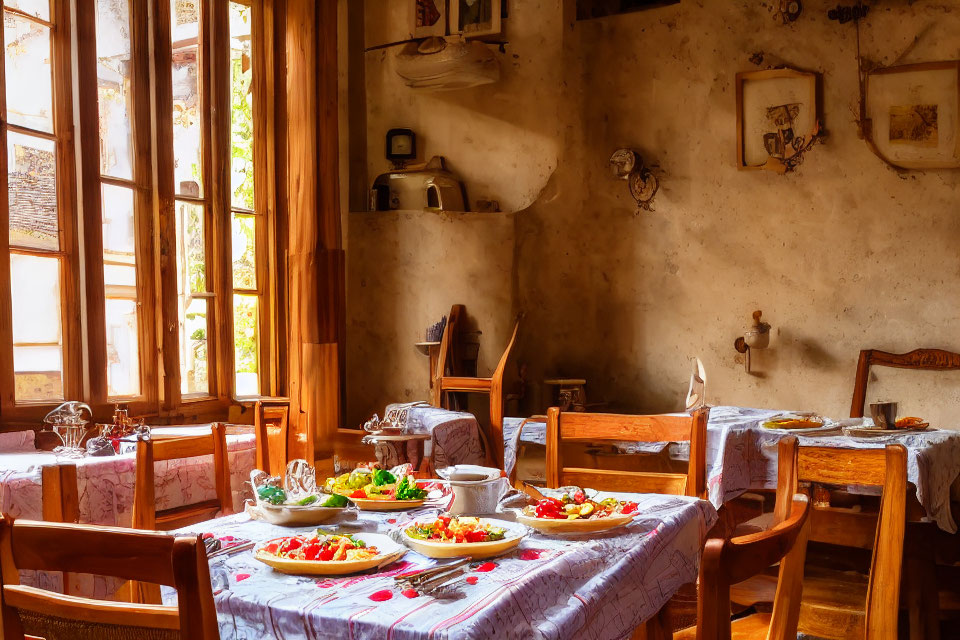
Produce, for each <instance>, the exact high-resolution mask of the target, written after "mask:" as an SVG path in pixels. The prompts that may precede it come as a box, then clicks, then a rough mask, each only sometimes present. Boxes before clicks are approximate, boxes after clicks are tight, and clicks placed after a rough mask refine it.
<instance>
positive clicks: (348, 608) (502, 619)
mask: <svg viewBox="0 0 960 640" xmlns="http://www.w3.org/2000/svg"><path fill="white" fill-rule="evenodd" d="M622 496H623V497H632V498H633V499H635V500H637V501H638V502H639V504H640V513H641V514H642V515H641V516H639V517H638V518H636V520H634V522H633V523H631V524H630V525H628V526H627V527H624V528H620V529H618V530H615V531H611V532H607V533H600V534H591V535H589V536H577V537H546V536H541V535H538V534H535V535H531V536H529V537H528V538H527V539H526V540H524V541H523V542H522V543H521V545H520V547H519V548H518V549H516V550H514V551H512V552H510V553H508V554H507V555H505V556H501V557H499V558H495V559H493V560H490V561H478V562H476V563H474V564H473V565H471V571H470V573H469V574H468V575H469V576H470V580H469V582H465V583H463V584H462V585H461V586H460V587H459V589H460V592H461V593H460V594H459V596H458V597H452V598H444V599H438V598H435V597H432V596H427V595H421V596H417V597H413V598H409V597H407V596H405V595H404V594H403V593H401V591H400V590H399V589H398V588H396V587H395V585H394V580H393V577H394V576H396V575H398V574H400V573H404V572H409V571H413V570H416V569H419V568H426V567H430V566H434V565H436V564H437V563H436V561H434V560H430V559H428V558H425V557H423V556H420V555H419V554H417V553H415V552H413V551H408V552H407V554H406V555H405V556H404V557H403V558H402V559H401V560H400V561H399V562H397V563H395V564H392V565H389V566H387V567H384V568H383V569H382V570H381V571H380V572H379V573H363V574H359V575H354V576H344V577H331V578H322V577H307V576H288V575H284V574H281V573H278V572H276V571H274V570H273V569H271V568H269V567H267V566H266V565H263V564H261V563H260V562H258V561H256V560H254V559H253V555H252V552H251V551H245V552H242V553H240V554H237V555H235V556H228V557H226V558H220V559H217V558H215V559H214V560H213V561H212V567H211V573H212V579H213V583H214V587H215V591H216V593H215V600H216V606H217V612H218V614H219V620H220V637H221V638H222V639H223V640H262V639H266V638H275V639H282V640H292V639H298V640H299V639H303V638H308V639H310V640H345V639H348V638H349V639H353V640H373V639H377V640H380V639H382V638H391V639H392V640H423V639H426V638H436V639H454V638H456V639H464V640H466V639H469V638H476V639H478V640H480V639H487V638H498V639H504V640H506V639H510V638H517V639H521V638H522V639H528V638H551V639H556V640H561V639H566V638H569V639H573V638H576V639H578V640H580V639H586V640H589V639H608V638H609V639H614V638H628V637H630V634H631V632H632V631H633V629H634V628H635V627H636V626H638V625H639V624H641V623H642V622H643V621H644V620H646V619H648V618H650V617H651V616H653V614H654V613H656V612H657V611H658V610H659V609H660V608H661V607H662V606H663V605H664V603H666V602H667V600H668V599H669V598H670V597H671V596H672V595H673V594H674V593H676V591H677V590H678V589H679V588H680V586H682V585H683V584H686V583H689V582H692V581H693V580H695V579H696V576H697V567H698V562H699V556H700V549H701V547H702V545H703V542H704V540H705V536H706V532H707V530H708V529H709V528H710V527H711V526H712V525H713V523H714V522H715V521H716V518H717V516H716V511H715V510H714V509H713V507H712V506H711V505H710V504H709V503H707V502H705V501H703V500H696V499H693V498H685V497H671V496H659V495H633V496H630V495H629V494H622ZM435 512H436V510H434V511H433V512H432V513H435ZM426 513H427V511H425V510H420V511H419V512H418V513H417V514H416V515H418V516H424V515H425V514H426ZM411 515H413V514H406V515H405V514H390V513H375V512H361V513H360V516H359V518H358V520H357V521H356V522H355V523H345V524H340V525H324V528H325V529H333V528H336V529H338V530H340V531H346V532H358V531H378V532H380V533H387V532H388V531H389V530H390V529H392V528H393V527H394V526H402V525H403V523H404V522H405V521H406V519H409V518H410V516H411ZM351 525H353V526H351ZM309 530H310V529H309V528H306V529H284V528H281V527H276V526H273V525H270V524H267V523H264V522H257V521H251V520H249V519H248V518H247V517H246V516H244V515H237V516H230V517H227V518H222V519H219V520H215V521H211V522H208V523H204V524H203V525H197V526H195V527H190V528H188V529H187V531H190V532H192V533H201V532H212V533H214V534H215V535H217V536H224V535H231V536H236V537H242V538H248V539H252V540H255V541H264V540H269V539H271V538H275V537H277V536H282V535H291V534H293V533H295V532H304V531H309ZM375 594H376V597H373V598H372V597H371V596H374V595H375ZM168 598H169V594H168Z"/></svg>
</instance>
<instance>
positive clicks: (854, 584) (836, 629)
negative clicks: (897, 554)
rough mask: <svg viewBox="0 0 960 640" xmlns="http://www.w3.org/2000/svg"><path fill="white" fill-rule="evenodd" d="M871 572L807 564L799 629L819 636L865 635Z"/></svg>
mask: <svg viewBox="0 0 960 640" xmlns="http://www.w3.org/2000/svg"><path fill="white" fill-rule="evenodd" d="M867 584H868V579H867V576H865V575H863V574H861V573H858V572H855V571H835V570H831V569H826V568H822V567H816V566H809V565H808V566H807V568H806V574H805V575H804V578H803V599H802V600H801V602H800V624H799V626H798V629H799V631H801V632H803V633H807V634H810V635H812V636H817V637H819V638H837V639H838V640H839V639H842V638H862V637H863V628H864V621H865V619H866V602H867Z"/></svg>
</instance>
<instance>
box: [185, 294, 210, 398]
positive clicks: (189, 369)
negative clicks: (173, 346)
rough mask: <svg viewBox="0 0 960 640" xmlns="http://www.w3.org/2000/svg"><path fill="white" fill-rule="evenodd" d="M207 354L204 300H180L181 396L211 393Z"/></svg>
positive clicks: (205, 303)
mask: <svg viewBox="0 0 960 640" xmlns="http://www.w3.org/2000/svg"><path fill="white" fill-rule="evenodd" d="M208 363H209V360H208V355H207V301H206V300H205V299H203V298H192V299H190V298H187V297H186V296H181V297H180V393H182V394H183V395H206V394H208V393H209V392H210V383H209V381H208V379H207V376H208V373H207V371H208Z"/></svg>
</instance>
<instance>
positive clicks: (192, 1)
mask: <svg viewBox="0 0 960 640" xmlns="http://www.w3.org/2000/svg"><path fill="white" fill-rule="evenodd" d="M199 8H200V1H199V0H173V2H171V3H170V11H171V16H170V18H171V22H170V25H171V27H170V29H171V35H172V37H173V61H172V62H173V162H174V185H175V186H174V188H175V189H176V192H177V193H178V194H180V195H185V196H194V197H200V196H202V195H203V164H202V162H201V149H202V143H203V126H202V125H203V120H202V111H201V104H200V47H199V33H200V13H199Z"/></svg>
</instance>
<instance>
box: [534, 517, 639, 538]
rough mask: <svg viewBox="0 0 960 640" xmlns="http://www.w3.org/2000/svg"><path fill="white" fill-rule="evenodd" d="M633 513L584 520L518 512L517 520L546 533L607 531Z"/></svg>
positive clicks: (621, 524) (621, 523) (626, 522)
mask: <svg viewBox="0 0 960 640" xmlns="http://www.w3.org/2000/svg"><path fill="white" fill-rule="evenodd" d="M635 515H637V514H636V513H630V514H626V513H614V514H612V515H609V516H607V517H606V518H597V519H595V520H584V519H582V518H577V519H576V520H556V519H553V518H534V517H531V516H525V515H523V514H522V513H518V514H517V522H519V523H521V524H525V525H527V526H528V527H530V528H531V529H536V530H537V531H539V532H540V533H545V534H547V535H559V534H564V533H597V532H598V531H608V530H609V529H615V528H617V527H622V526H623V525H625V524H629V523H630V521H631V520H633V517H634V516H635Z"/></svg>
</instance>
